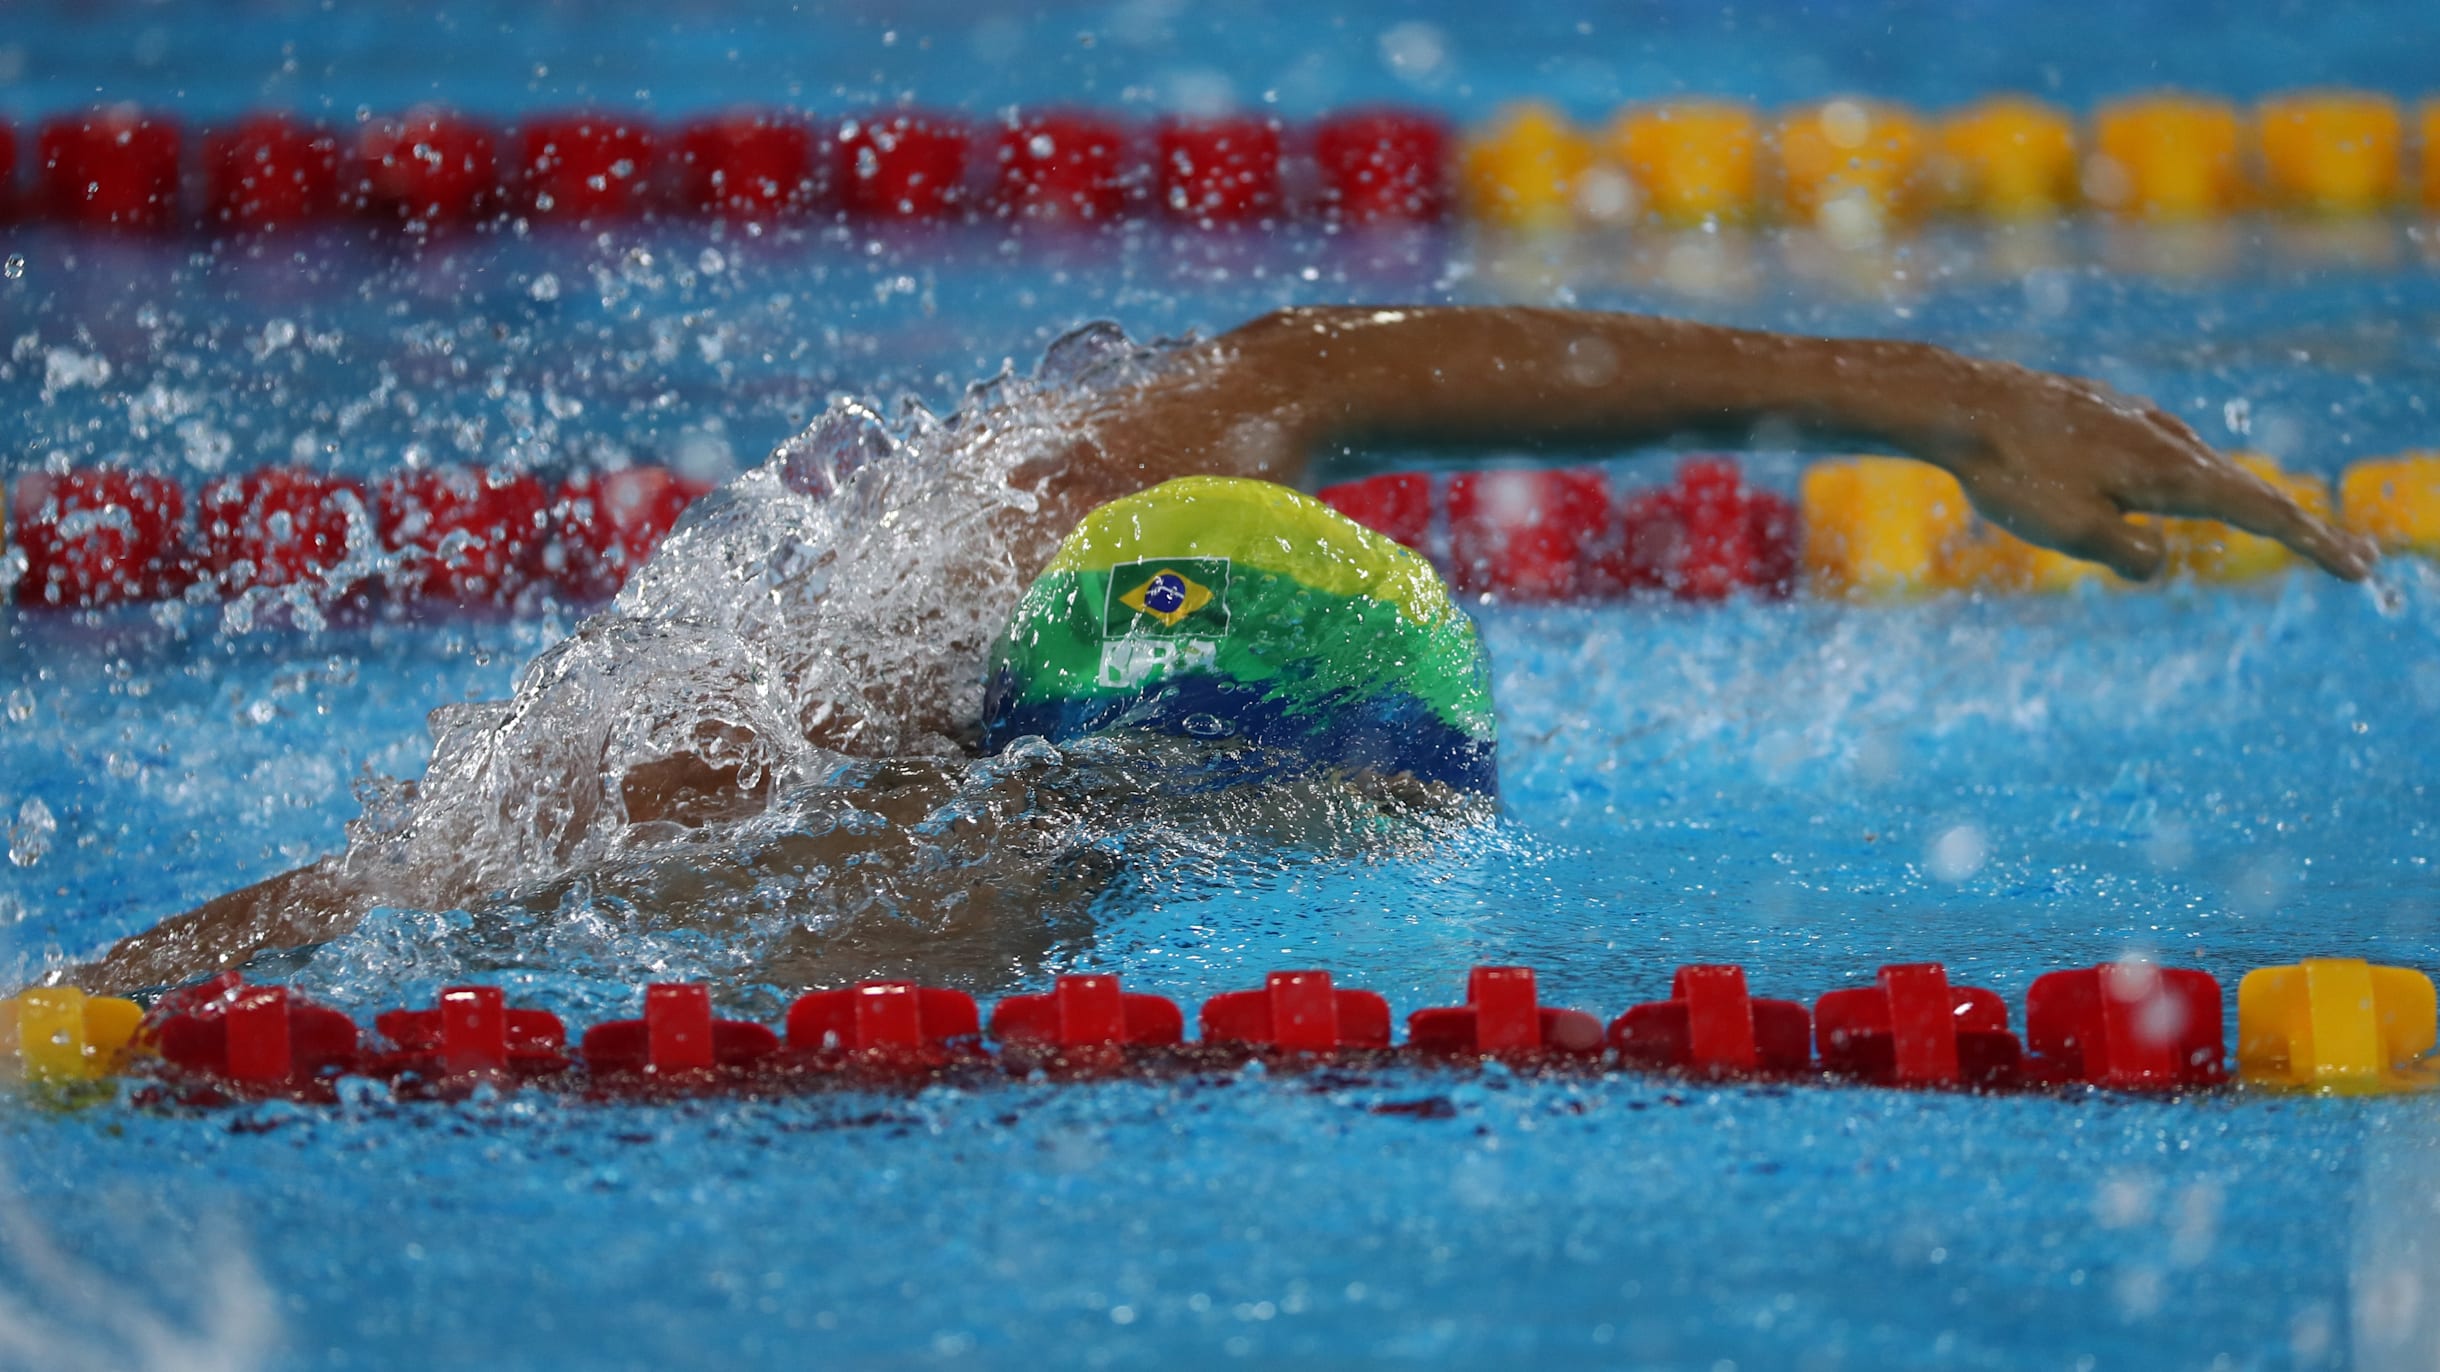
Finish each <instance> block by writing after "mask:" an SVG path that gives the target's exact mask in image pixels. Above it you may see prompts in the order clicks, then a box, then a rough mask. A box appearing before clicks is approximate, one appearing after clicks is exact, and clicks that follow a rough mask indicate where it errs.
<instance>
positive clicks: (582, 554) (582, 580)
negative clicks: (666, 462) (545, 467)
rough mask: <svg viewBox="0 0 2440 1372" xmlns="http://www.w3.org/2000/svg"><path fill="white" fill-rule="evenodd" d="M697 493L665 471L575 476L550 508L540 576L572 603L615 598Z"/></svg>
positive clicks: (643, 469) (625, 470)
mask: <svg viewBox="0 0 2440 1372" xmlns="http://www.w3.org/2000/svg"><path fill="white" fill-rule="evenodd" d="M701 494H703V488H702V487H700V486H696V485H692V484H689V483H688V482H686V481H684V480H682V479H681V478H680V477H679V476H678V474H677V473H675V472H672V471H670V470H668V469H667V468H665V467H627V468H623V469H621V470H619V471H615V472H578V473H576V474H575V475H573V476H570V477H569V478H568V479H567V480H566V481H565V482H564V483H562V484H561V485H560V488H559V494H558V496H557V498H556V499H554V500H553V501H552V502H551V509H550V518H549V523H550V527H551V535H552V536H551V538H550V539H549V540H548V541H547V542H546V543H544V545H543V546H542V550H541V558H540V560H541V567H540V570H541V572H542V574H543V575H544V576H545V577H547V578H548V579H549V580H550V582H551V584H553V585H555V586H557V587H558V588H559V589H560V591H561V592H562V593H563V594H565V595H568V596H570V597H573V598H575V599H578V600H599V599H604V598H607V597H609V596H613V595H616V594H617V593H618V589H619V587H621V586H624V585H625V584H627V578H628V576H629V575H631V574H632V573H633V572H634V571H635V569H636V568H638V567H641V566H643V565H644V559H646V558H648V557H650V556H652V550H653V549H654V548H657V547H659V546H660V544H661V540H662V539H663V538H664V537H666V536H667V535H668V533H669V531H670V529H671V527H672V526H674V525H675V524H676V523H677V522H678V516H679V515H681V514H684V513H685V512H686V507H687V506H688V505H690V504H692V503H693V502H694V500H695V498H696V497H697V496H699V495H701Z"/></svg>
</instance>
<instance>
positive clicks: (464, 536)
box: [374, 467, 548, 607]
mask: <svg viewBox="0 0 2440 1372" xmlns="http://www.w3.org/2000/svg"><path fill="white" fill-rule="evenodd" d="M547 505H548V501H547V500H546V498H545V496H544V494H543V490H542V483H541V482H540V481H538V480H536V479H535V478H534V477H533V476H531V475H529V474H526V473H522V472H519V473H506V472H494V471H488V470H479V469H476V468H471V467H436V468H432V469H430V470H427V471H419V472H401V473H399V474H398V475H396V476H393V477H391V478H389V479H388V480H386V481H384V482H382V483H381V485H380V486H379V487H377V488H376V489H375V492H374V507H375V515H376V519H377V522H378V525H379V528H380V532H381V545H382V546H383V547H384V548H387V549H389V550H390V551H391V552H394V553H397V554H399V555H400V558H401V562H402V567H401V575H400V577H399V579H398V580H397V581H396V582H395V583H394V585H395V587H396V589H397V590H398V592H399V593H400V594H401V595H402V596H403V597H404V598H406V599H407V600H409V601H415V600H424V601H431V602H437V603H442V604H453V605H463V606H491V607H500V606H505V605H507V604H508V603H509V601H510V600H512V599H513V598H514V597H515V596H516V594H517V592H518V591H519V590H520V589H522V588H523V586H524V583H525V578H526V576H527V574H528V565H529V562H530V561H531V560H532V558H533V556H534V553H533V550H535V549H537V548H538V547H539V544H540V541H541V534H542V529H543V525H544V521H545V519H546V517H547V513H548V512H547Z"/></svg>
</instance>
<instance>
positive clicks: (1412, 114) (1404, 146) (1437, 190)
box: [1313, 109, 1450, 224]
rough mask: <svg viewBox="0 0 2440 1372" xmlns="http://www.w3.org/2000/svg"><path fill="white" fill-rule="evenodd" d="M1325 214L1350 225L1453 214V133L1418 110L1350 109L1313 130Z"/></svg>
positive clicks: (1426, 219)
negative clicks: (1450, 147)
mask: <svg viewBox="0 0 2440 1372" xmlns="http://www.w3.org/2000/svg"><path fill="white" fill-rule="evenodd" d="M1313 158H1314V161H1315V162H1316V163H1318V164H1319V165H1320V168H1321V176H1322V211H1323V213H1325V214H1327V215H1329V216H1331V217H1333V218H1336V219H1340V220H1343V221H1345V222H1347V223H1351V224H1429V223H1437V222H1439V221H1440V220H1442V219H1445V218H1447V217H1448V213H1449V198H1450V197H1449V168H1450V157H1449V128H1448V125H1446V124H1444V123H1442V122H1441V121H1440V120H1438V119H1435V118H1433V117H1432V116H1430V115H1428V114H1421V113H1418V112H1416V111H1413V110H1399V109H1369V110H1350V111H1347V112H1345V113H1342V114H1335V115H1332V116H1331V117H1329V118H1327V119H1324V120H1323V121H1322V122H1321V123H1320V124H1319V125H1317V126H1316V127H1315V128H1314V131H1313Z"/></svg>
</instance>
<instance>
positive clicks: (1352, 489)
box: [1313, 472, 1432, 549]
mask: <svg viewBox="0 0 2440 1372" xmlns="http://www.w3.org/2000/svg"><path fill="white" fill-rule="evenodd" d="M1313 494H1314V498H1315V499H1317V500H1319V501H1321V502H1322V503H1323V504H1325V505H1328V506H1329V507H1330V508H1332V509H1334V510H1336V511H1338V512H1339V513H1340V514H1343V515H1345V516H1347V517H1348V518H1349V519H1352V520H1354V521H1355V522H1356V523H1358V524H1361V525H1363V526H1364V527H1365V528H1367V529H1370V530H1372V531H1373V532H1374V533H1377V534H1381V535H1383V536H1385V537H1388V538H1393V539H1396V540H1397V541H1398V542H1400V543H1403V544H1405V545H1406V546H1408V547H1410V548H1417V549H1420V548H1422V547H1423V544H1424V540H1425V539H1427V538H1430V537H1431V535H1432V478H1430V477H1428V476H1425V475H1423V474H1422V473H1420V472H1388V473H1384V474H1383V475H1380V476H1368V477H1365V478H1364V479H1363V480H1361V481H1347V482H1341V483H1340V484H1338V485H1336V486H1324V487H1323V488H1322V489H1320V490H1318V491H1315V492H1314V493H1313Z"/></svg>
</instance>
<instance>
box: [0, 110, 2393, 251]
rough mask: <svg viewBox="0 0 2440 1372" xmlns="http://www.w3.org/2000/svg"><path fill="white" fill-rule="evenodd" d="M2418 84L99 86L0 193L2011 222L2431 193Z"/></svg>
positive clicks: (895, 211) (42, 138)
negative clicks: (629, 100) (1137, 103)
mask: <svg viewBox="0 0 2440 1372" xmlns="http://www.w3.org/2000/svg"><path fill="white" fill-rule="evenodd" d="M2436 128H2440V100H2427V101H2424V102H2423V103H2422V104H2420V105H2419V106H2417V107H2416V108H2415V109H2413V110H2412V111H2411V113H2410V111H2409V110H2408V109H2407V108H2406V107H2405V106H2404V105H2403V104H2401V102H2400V101H2398V100H2397V99H2396V98H2394V97H2392V96H2390V95H2386V94H2382V93H2379V92H2372V91H2362V90H2345V89H2326V90H2302V91H2292V92H2287V93H2284V94H2279V95H2274V96H2271V97H2268V98H2266V99H2264V100H2262V101H2260V102H2259V103H2258V104H2256V105H2255V106H2253V107H2252V108H2250V109H2248V108H2244V107H2241V106H2239V105H2237V104H2236V103H2234V102H2232V101H2228V100H2224V99H2220V98H2217V97H2214V96H2210V95H2206V94H2196V93H2191V92H2183V91H2154V92H2148V93H2142V94H2135V95H2130V96H2127V97H2125V98H2122V99H2118V100H2113V101H2111V102H2109V103H2107V104H2104V105H2102V106H2101V107H2100V108H2098V109H2096V110H2094V111H2092V112H2091V114H2090V116H2089V117H2088V118H2086V119H2083V120H2078V119H2077V118H2076V117H2075V116H2073V115H2071V114H2070V113H2069V112H2067V111H2065V110H2062V109H2060V108H2058V107H2056V106H2054V105H2051V104H2048V103H2046V102H2043V101H2041V100H2038V99H2034V98H2032V97H2029V96H2024V95H2011V94H1996V95H1994V96H1992V97H1991V98H1989V99H1986V100H1983V101H1979V102H1977V103H1975V104H1972V105H1969V106H1966V107H1964V108H1962V109H1958V110H1952V111H1947V112H1941V113H1925V112H1917V111H1912V110H1909V109H1907V108H1905V107H1903V106H1900V105H1897V104H1894V103H1890V102H1887V101H1881V100H1875V99H1872V98H1870V97H1868V96H1865V95H1850V96H1842V97H1839V98H1834V99H1830V100H1825V101H1821V102H1818V103H1816V104H1811V105H1806V106H1801V107H1798V108H1794V109H1786V110H1776V111H1773V110H1765V109H1763V108H1761V107H1758V106H1754V105H1750V104H1746V103H1743V102H1740V101H1736V100H1730V99H1685V100H1674V101H1664V102H1659V103H1654V104H1644V105H1635V106H1630V107H1628V108H1626V109H1624V110H1621V111H1618V112H1616V113H1615V114H1614V115H1613V116H1611V117H1610V118H1608V119H1607V120H1606V121H1601V122H1600V123H1599V126H1598V127H1597V128H1596V127H1595V126H1593V125H1585V124H1579V123H1578V122H1577V121H1576V120H1575V119H1574V118H1572V117H1571V116H1570V115H1569V114H1568V113H1567V112H1566V111H1564V110H1561V109H1559V108H1558V107H1557V106H1555V105H1552V104H1549V103H1547V102H1543V101H1522V102H1518V103H1516V104H1513V105H1510V106H1508V107H1506V108H1504V109H1501V110H1499V111H1496V112H1495V113H1493V114H1492V115H1491V116H1490V117H1489V118H1487V119H1486V120H1484V121H1483V122H1482V123H1481V124H1480V125H1479V126H1478V127H1475V128H1473V129H1470V130H1464V131H1460V130H1458V129H1456V128H1454V127H1453V126H1452V125H1451V123H1450V122H1449V121H1448V120H1447V119H1445V118H1444V117H1442V116H1440V115H1438V114H1436V113H1433V112H1431V111H1428V110H1420V109H1409V108H1397V107H1370V108H1361V109H1351V110H1345V111H1340V112H1338V113H1334V114H1331V115H1328V116H1325V117H1323V118H1321V119H1318V120H1314V121H1312V122H1310V123H1299V124H1291V123H1289V122H1287V121H1283V120H1280V119H1276V118H1273V117H1270V116H1268V115H1263V114H1245V115H1230V116H1222V117H1203V118H1183V117H1179V118H1167V119H1156V120H1150V121H1146V120H1141V119H1136V118H1132V117H1128V116H1122V115H1118V114H1113V113H1109V112H1104V111H1094V110H1088V109H1076V108H1051V109H1030V110H1016V111H1010V112H1006V113H1004V114H1002V115H999V116H996V117H992V118H974V117H969V116H965V115H960V114H955V113H950V112H945V111H937V110H921V109H891V110H863V111H853V112H846V113H838V114H829V115H817V114H814V113H811V112H807V111H802V110H791V109H782V108H771V107H746V108H739V109H733V110H727V111H722V112H718V113H714V114H709V115H705V116H702V117H699V118H694V119H690V120H685V121H682V122H678V123H675V124H665V123H663V122H661V121H658V120H654V119H652V118H650V117H649V116H647V115H645V114H644V113H643V112H641V111H635V110H616V109H579V110H562V111H540V112H536V113H534V114H531V115H527V116H523V117H520V118H518V119H515V120H513V121H511V122H510V123H508V124H507V125H505V126H503V125H497V124H493V123H490V122H486V121H483V120H479V119H476V118H473V117H470V116H468V115H465V114H462V113H459V112H456V111H452V110H448V109H443V108H438V107H429V106H427V107H419V108H415V109H410V110H407V111H404V112H399V113H394V114H385V115H374V116H368V117H365V118H363V119H360V120H357V121H356V122H354V123H353V124H344V125H333V124H326V123H321V122H317V121H315V120H312V119H309V118H303V117H299V116H297V115H293V114H289V113H283V112H280V111H260V112H255V113H252V114H247V115H244V116H241V117H238V118H235V119H231V120H228V121H226V122H218V123H213V124H209V125H207V126H206V127H205V128H204V129H203V130H202V132H201V135H200V136H196V135H194V134H192V133H190V131H189V130H188V128H187V127H186V124H185V122H184V121H182V120H181V119H179V118H178V117H177V116H176V115H174V114H171V113H169V112H167V111H159V110H144V109H139V108H136V107H132V106H108V107H102V108H97V109H92V110H87V111H80V112H75V113H70V114H64V115H61V116H58V117H54V118H51V119H47V120H44V121H42V122H41V124H40V125H39V128H38V129H37V131H36V132H35V135H34V137H32V138H31V139H28V140H26V147H27V151H28V155H27V156H26V157H25V158H24V159H23V162H22V165H21V164H20V159H19V156H18V152H17V150H18V148H19V146H20V142H19V140H18V138H17V137H16V135H15V133H14V131H13V130H11V129H8V128H7V127H6V126H4V125H0V213H13V214H16V215H19V216H27V217H41V218H47V219H50V220H52V221H54V222H57V223H61V224H67V225H72V226H77V227H82V228H87V229H96V230H121V231H137V232H160V231H167V230H172V229H177V228H182V227H195V228H201V229H206V230H209V231H215V232H225V231H247V232H255V231H272V230H279V229H285V228H294V227H297V226H300V225H310V224H316V223H330V222H337V221H341V220H351V219H352V220H366V221H372V222H377V223H390V224H405V225H411V226H415V227H417V228H419V229H423V230H431V229H439V228H445V227H449V226H453V225H463V224H470V223H476V222H481V221H485V220H489V219H492V218H494V217H497V216H502V215H513V216H519V217H523V218H526V219H529V220H533V221H539V222H545V223H548V222H562V223H574V224H594V225H598V224H606V223H612V222H616V221H620V220H628V219H635V218H638V217H644V216H654V215H677V216H703V217H718V218H730V219H741V220H750V221H757V222H767V221H781V220H787V219H792V218H809V217H816V216H820V217H838V218H845V219H853V220H932V221H937V220H957V219H1022V220H1045V221H1051V222H1057V223H1072V224H1092V223H1107V222H1110V221H1113V220H1119V219H1127V218H1149V219H1166V220H1170V221H1173V222H1178V223H1187V224H1203V225H1246V224H1278V223H1282V222H1286V221H1289V220H1295V219H1314V220H1323V221H1330V222H1342V223H1378V222H1399V223H1419V222H1433V221H1437V220H1440V219H1443V218H1445V217H1447V216H1449V215H1450V214H1451V213H1453V212H1461V211H1462V212H1463V213H1464V214H1466V215H1467V216H1469V217H1471V218H1473V219H1476V220H1478V221H1480V222H1482V223H1485V224H1490V225H1495V226H1502V227H1509V228H1526V229H1542V228H1556V227H1561V226H1566V225H1572V224H1581V223H1595V224H1616V223H1640V222H1655V223H1662V224H1677V225H1685V224H1699V223H1706V222H1721V221H1749V220H1778V221H1784V222H1791V223H1818V224H1821V225H1823V226H1825V227H1827V228H1830V229H1832V230H1833V231H1838V232H1847V231H1862V230H1865V229H1868V228H1873V227H1876V226H1884V227H1885V226H1895V225H1900V224H1905V223H1909V222H1912V221H1914V220H1917V219H1920V218H1922V217H1924V216H1926V215H1929V214H1935V213H1945V214H1952V215H1970V216H1983V217H1988V218H1992V219H2000V220H2007V219H2020V218H2024V217H2027V216H2040V215H2055V214H2059V213H2062V212H2066V211H2069V210H2073V209H2076V208H2079V207H2084V206H2090V207H2092V208H2094V209H2097V210H2101V211H2104V212H2107V213H2112V214H2121V215H2133V216H2144V217H2158V218H2170V219H2190V218H2198V217H2207V216H2218V215H2226V214H2232V213H2236V212H2240V211H2245V210H2250V209H2254V208H2269V209H2273V210H2277V211H2281V212H2288V213H2295V214H2304V215H2365V214H2377V213H2381V212H2384V211H2387V210H2390V209H2393V208H2396V207H2398V206H2400V205H2403V204H2406V203H2409V202H2410V201H2418V200H2419V203H2420V204H2421V206H2422V207H2423V208H2425V209H2431V208H2440V174H2435V165H2436V162H2440V138H2436V137H2434V132H2435V129H2436Z"/></svg>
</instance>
